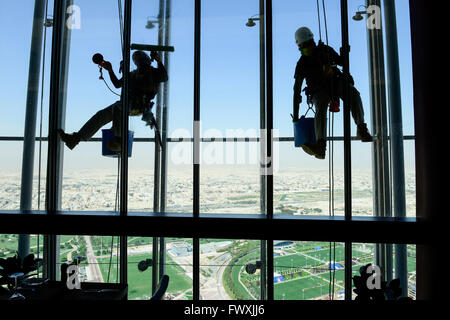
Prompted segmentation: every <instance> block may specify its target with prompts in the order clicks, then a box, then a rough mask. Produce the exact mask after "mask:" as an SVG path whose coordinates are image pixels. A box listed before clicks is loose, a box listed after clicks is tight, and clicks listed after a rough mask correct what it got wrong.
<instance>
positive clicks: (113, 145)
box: [106, 137, 122, 152]
mask: <svg viewBox="0 0 450 320" xmlns="http://www.w3.org/2000/svg"><path fill="white" fill-rule="evenodd" d="M106 147H107V148H108V149H109V150H111V151H114V152H120V150H122V139H121V138H120V137H115V138H114V139H113V140H110V141H108V142H106Z"/></svg>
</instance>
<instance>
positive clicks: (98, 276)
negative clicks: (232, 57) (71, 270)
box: [84, 236, 104, 282]
mask: <svg viewBox="0 0 450 320" xmlns="http://www.w3.org/2000/svg"><path fill="white" fill-rule="evenodd" d="M84 241H85V242H86V258H87V262H88V270H87V273H88V274H87V276H88V279H89V281H92V282H104V281H103V275H102V272H101V271H100V267H99V265H98V261H97V258H96V257H95V255H94V250H93V249H92V244H91V237H90V236H84Z"/></svg>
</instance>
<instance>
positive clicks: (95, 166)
mask: <svg viewBox="0 0 450 320" xmlns="http://www.w3.org/2000/svg"><path fill="white" fill-rule="evenodd" d="M76 5H77V7H76V8H75V9H76V10H75V12H74V13H73V14H72V18H74V20H72V22H74V23H75V25H73V26H72V27H71V28H67V24H66V25H65V26H64V28H65V29H64V30H65V31H66V32H67V33H68V34H69V35H70V36H69V37H68V38H67V45H68V52H67V53H66V54H64V52H63V58H64V56H66V57H67V59H68V60H67V62H68V65H67V70H64V69H63V70H62V72H63V75H64V76H66V77H67V88H64V87H62V88H61V94H62V96H63V101H62V102H61V105H60V108H62V109H63V110H64V109H65V128H63V129H64V130H65V132H66V133H67V134H72V133H73V132H77V133H78V134H79V137H80V139H81V141H80V142H79V144H78V145H76V146H75V147H74V149H73V150H70V149H69V148H67V147H66V146H64V172H63V186H62V204H61V207H62V209H63V210H80V211H90V210H102V211H113V210H114V208H115V197H116V189H117V174H118V169H117V167H118V165H117V164H118V163H117V159H114V158H111V157H106V156H102V144H101V143H100V142H85V141H84V140H89V139H90V138H92V137H94V138H100V137H101V136H102V131H100V129H101V128H102V127H103V125H106V127H105V128H109V127H110V126H111V124H110V122H109V120H111V118H108V117H109V116H110V115H112V110H111V109H112V108H113V107H112V105H113V104H114V103H115V102H116V101H118V100H119V99H120V97H119V96H117V95H116V94H119V95H120V89H116V88H115V87H114V85H113V84H112V82H111V81H110V77H109V76H108V72H106V70H104V69H103V70H102V71H103V75H104V77H105V81H106V84H107V85H108V86H109V87H110V88H111V90H112V91H113V92H115V93H116V94H114V93H113V92H111V91H110V90H108V88H107V87H106V85H105V83H104V82H103V81H101V80H99V76H100V72H99V71H100V70H101V69H99V67H98V66H97V65H96V64H95V63H93V60H92V58H93V55H94V54H95V53H100V54H102V55H103V58H104V60H105V61H109V62H111V64H112V69H113V70H114V72H115V74H116V75H117V77H118V78H120V77H121V74H120V73H119V72H118V70H119V64H120V61H121V60H122V57H121V55H122V53H121V36H120V25H119V19H118V7H117V3H116V2H114V1H106V2H102V3H98V2H92V1H85V0H82V1H78V2H77V4H76ZM77 12H78V13H79V18H80V19H79V21H78V22H79V24H77V20H76V17H74V16H73V15H76V14H77ZM99 39H101V41H99ZM63 66H64V61H63ZM62 80H64V77H62ZM66 92H67V95H66V97H65V100H66V101H64V94H65V93H66ZM108 107H110V109H106V108H108ZM100 110H103V111H102V112H100V113H98V112H99V111H100ZM115 110H117V109H115ZM94 115H96V116H97V117H94ZM90 119H91V120H92V121H91V122H89V123H88V120H90ZM62 121H64V119H63V120H62ZM85 124H87V126H85ZM90 124H92V126H91V125H90Z"/></svg>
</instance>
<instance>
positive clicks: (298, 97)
mask: <svg viewBox="0 0 450 320" xmlns="http://www.w3.org/2000/svg"><path fill="white" fill-rule="evenodd" d="M302 84H303V77H301V76H298V77H296V78H295V83H294V96H293V119H292V120H293V121H294V122H297V121H298V112H299V109H300V103H301V102H302V94H301V92H302Z"/></svg>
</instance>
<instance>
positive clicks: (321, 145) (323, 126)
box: [302, 90, 330, 159]
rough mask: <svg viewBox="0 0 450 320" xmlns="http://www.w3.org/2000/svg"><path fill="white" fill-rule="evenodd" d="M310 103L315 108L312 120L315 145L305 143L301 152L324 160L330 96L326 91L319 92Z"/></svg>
mask: <svg viewBox="0 0 450 320" xmlns="http://www.w3.org/2000/svg"><path fill="white" fill-rule="evenodd" d="M312 101H313V103H314V106H315V107H316V116H315V118H314V128H315V133H316V143H315V144H309V143H305V144H303V145H302V148H303V150H304V151H305V152H306V153H308V154H310V155H314V156H315V157H316V158H318V159H325V151H326V143H325V138H326V136H327V109H328V104H329V102H330V95H329V93H328V92H327V91H326V90H321V91H319V92H317V93H315V94H314V95H313V98H312Z"/></svg>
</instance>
